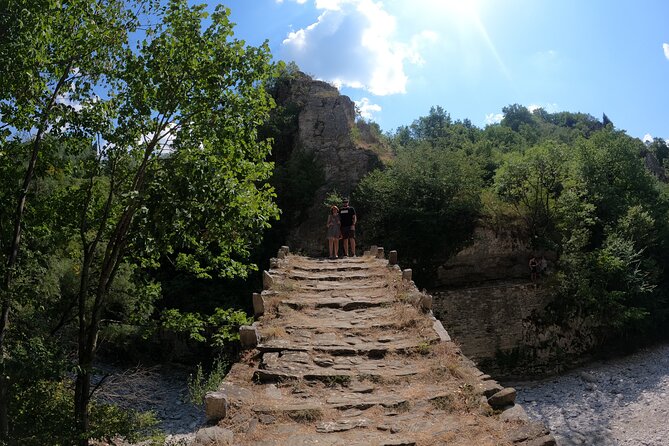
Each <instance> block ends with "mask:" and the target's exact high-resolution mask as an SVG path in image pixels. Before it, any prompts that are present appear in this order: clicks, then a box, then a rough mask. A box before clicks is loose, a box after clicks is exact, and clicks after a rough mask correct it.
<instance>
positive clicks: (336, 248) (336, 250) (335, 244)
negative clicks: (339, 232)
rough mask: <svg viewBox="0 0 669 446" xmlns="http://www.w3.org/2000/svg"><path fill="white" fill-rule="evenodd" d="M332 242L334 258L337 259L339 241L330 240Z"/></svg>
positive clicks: (336, 239)
mask: <svg viewBox="0 0 669 446" xmlns="http://www.w3.org/2000/svg"><path fill="white" fill-rule="evenodd" d="M332 241H333V242H334V253H335V257H339V239H338V238H335V239H332Z"/></svg>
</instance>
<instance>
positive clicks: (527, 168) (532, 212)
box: [494, 142, 569, 247]
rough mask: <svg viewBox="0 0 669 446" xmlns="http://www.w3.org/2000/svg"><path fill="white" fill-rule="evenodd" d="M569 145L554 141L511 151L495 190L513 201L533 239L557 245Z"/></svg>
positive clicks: (498, 170) (500, 172) (498, 174)
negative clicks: (559, 203)
mask: <svg viewBox="0 0 669 446" xmlns="http://www.w3.org/2000/svg"><path fill="white" fill-rule="evenodd" d="M568 153H569V152H568V149H567V148H566V147H565V146H562V145H560V144H555V143H550V142H547V143H544V144H542V145H540V146H535V147H532V148H531V149H529V150H528V151H526V152H525V153H522V154H521V153H517V152H516V153H510V154H508V155H507V156H506V158H505V161H504V163H503V164H502V165H501V166H500V167H499V169H497V172H496V174H495V183H494V187H495V191H496V192H497V194H498V195H499V196H500V197H501V198H502V199H503V200H504V201H506V202H508V203H511V204H512V205H513V206H514V207H515V209H516V211H517V213H518V216H519V217H521V218H522V219H523V220H524V222H525V226H526V229H527V235H528V236H529V238H530V240H531V241H532V243H535V244H540V245H544V246H546V245H548V246H550V247H554V246H555V243H556V241H555V239H554V237H555V235H556V234H555V233H554V229H555V225H556V221H555V219H556V216H555V207H556V203H557V200H558V199H559V197H560V194H561V192H562V190H563V188H564V185H563V182H564V181H565V179H566V173H567V160H568V159H569V156H568Z"/></svg>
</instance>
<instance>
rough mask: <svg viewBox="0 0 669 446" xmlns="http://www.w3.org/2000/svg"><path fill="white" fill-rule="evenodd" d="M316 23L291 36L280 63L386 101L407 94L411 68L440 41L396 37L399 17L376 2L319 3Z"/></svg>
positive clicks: (430, 36) (429, 36) (432, 36)
mask: <svg viewBox="0 0 669 446" xmlns="http://www.w3.org/2000/svg"><path fill="white" fill-rule="evenodd" d="M315 5H316V8H318V9H319V10H321V11H323V12H322V13H321V15H320V16H319V17H318V19H317V20H316V22H314V23H312V24H311V25H309V26H307V27H305V28H302V29H299V30H297V31H294V32H291V33H289V34H288V36H287V37H286V39H284V41H283V44H282V51H283V54H282V58H283V59H284V60H294V61H295V62H296V63H297V64H298V65H299V66H300V68H302V69H303V70H304V71H306V72H307V73H312V74H314V75H315V76H316V77H318V78H321V79H323V80H326V81H329V82H333V83H335V84H339V85H341V86H347V87H352V88H364V89H365V90H367V91H369V92H370V93H372V94H375V95H379V96H384V95H389V94H397V93H405V92H406V87H407V83H408V81H409V79H408V76H407V75H406V73H405V67H406V65H407V64H414V65H420V64H422V63H424V62H423V58H422V57H421V54H420V50H421V48H424V47H425V46H426V45H430V44H433V43H434V42H435V41H436V40H437V38H438V37H437V34H436V33H434V32H432V31H427V30H425V31H422V32H420V33H417V34H415V35H414V36H412V37H411V38H409V39H408V40H407V41H400V40H398V38H397V37H396V30H397V18H396V17H394V16H393V15H391V14H389V13H388V12H387V11H386V10H384V8H383V4H382V3H380V2H375V1H373V0H315Z"/></svg>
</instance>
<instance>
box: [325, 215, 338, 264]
mask: <svg viewBox="0 0 669 446" xmlns="http://www.w3.org/2000/svg"><path fill="white" fill-rule="evenodd" d="M327 227H328V246H329V248H330V258H331V259H337V258H339V239H340V238H341V220H340V219H339V208H338V207H337V206H332V207H331V208H330V215H328V224H327Z"/></svg>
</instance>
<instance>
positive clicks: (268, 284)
mask: <svg viewBox="0 0 669 446" xmlns="http://www.w3.org/2000/svg"><path fill="white" fill-rule="evenodd" d="M273 285H274V277H272V275H271V274H270V273H268V272H267V271H263V272H262V286H263V288H264V289H266V290H268V289H270V288H272V286H273Z"/></svg>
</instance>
